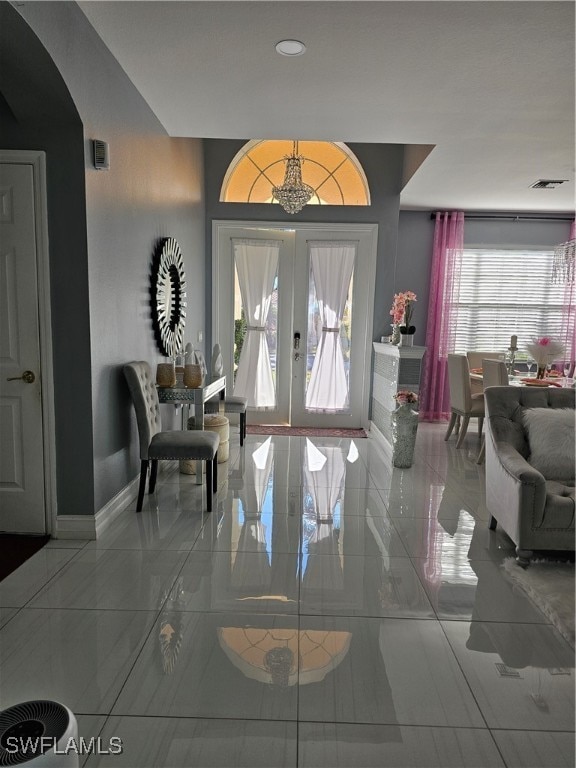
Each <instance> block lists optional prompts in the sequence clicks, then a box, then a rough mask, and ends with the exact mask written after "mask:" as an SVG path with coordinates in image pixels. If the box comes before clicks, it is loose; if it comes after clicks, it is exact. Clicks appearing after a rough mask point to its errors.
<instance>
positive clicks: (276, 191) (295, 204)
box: [272, 141, 314, 213]
mask: <svg viewBox="0 0 576 768" xmlns="http://www.w3.org/2000/svg"><path fill="white" fill-rule="evenodd" d="M284 159H285V160H286V174H285V176H284V183H283V184H282V185H281V186H279V187H272V197H273V198H275V199H276V200H278V202H279V203H280V205H281V206H282V208H284V210H285V211H286V213H298V211H301V210H302V208H304V206H305V205H306V203H307V202H308V201H309V200H310V198H311V197H312V195H313V194H314V190H313V189H312V187H310V186H308V184H304V182H303V181H302V163H303V162H304V158H303V157H302V155H299V154H298V142H297V141H295V142H293V144H292V154H291V155H286V157H285V158H284Z"/></svg>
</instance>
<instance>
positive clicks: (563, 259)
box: [552, 240, 576, 285]
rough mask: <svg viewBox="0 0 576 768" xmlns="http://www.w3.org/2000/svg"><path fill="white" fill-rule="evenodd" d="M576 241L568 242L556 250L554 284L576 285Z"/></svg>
mask: <svg viewBox="0 0 576 768" xmlns="http://www.w3.org/2000/svg"><path fill="white" fill-rule="evenodd" d="M575 278H576V240H568V241H567V242H565V243H560V245H557V246H556V248H554V261H553V263H552V282H553V283H567V284H570V285H574V283H575V282H576V280H575Z"/></svg>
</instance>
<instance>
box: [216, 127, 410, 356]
mask: <svg viewBox="0 0 576 768" xmlns="http://www.w3.org/2000/svg"><path fill="white" fill-rule="evenodd" d="M245 143H246V140H234V141H233V140H223V139H206V140H205V141H204V165H205V183H206V254H207V264H208V265H210V264H211V254H212V221H214V220H238V221H243V220H244V221H279V222H284V221H286V222H294V221H298V222H335V223H346V222H353V223H358V222H364V223H372V224H374V223H375V224H378V256H377V259H378V263H377V267H376V293H375V300H374V306H373V307H367V310H368V311H370V312H373V314H374V339H380V336H382V335H383V334H384V333H387V332H389V329H390V324H389V323H390V318H389V315H388V312H389V309H390V305H391V304H392V297H393V295H394V292H395V290H396V288H395V271H396V245H397V234H398V211H399V195H400V188H401V183H402V170H403V159H404V146H403V145H400V144H378V145H377V144H353V143H349V144H348V145H347V146H349V147H350V149H351V150H352V152H354V154H355V155H356V157H357V158H358V160H359V161H360V164H361V165H362V167H363V169H364V171H365V173H366V177H367V179H368V185H369V187H370V195H371V205H370V206H335V205H325V206H324V205H322V206H318V205H311V206H307V207H305V208H304V209H303V210H302V211H301V212H300V213H297V214H295V215H294V216H292V215H290V214H288V213H285V212H284V211H283V210H282V208H281V207H280V206H279V205H269V204H261V205H260V204H254V203H250V204H244V203H221V202H219V197H220V188H221V186H222V181H223V179H224V176H225V174H226V171H227V169H228V166H229V164H230V162H231V161H232V159H233V157H234V155H235V154H236V153H237V152H238V151H239V150H240V149H241V147H242V146H243V145H244V144H245ZM206 295H207V296H208V297H210V296H211V295H212V284H211V271H210V266H208V269H207V272H206ZM206 311H207V315H206V318H207V320H206V327H207V329H208V328H209V324H210V322H211V307H210V306H207V307H206ZM207 341H208V343H211V339H209V338H207Z"/></svg>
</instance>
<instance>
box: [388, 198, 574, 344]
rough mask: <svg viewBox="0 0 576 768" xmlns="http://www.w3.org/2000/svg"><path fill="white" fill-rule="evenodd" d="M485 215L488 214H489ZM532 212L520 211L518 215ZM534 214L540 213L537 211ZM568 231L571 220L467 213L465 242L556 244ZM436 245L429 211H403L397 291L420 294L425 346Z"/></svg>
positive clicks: (419, 325)
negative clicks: (434, 246)
mask: <svg viewBox="0 0 576 768" xmlns="http://www.w3.org/2000/svg"><path fill="white" fill-rule="evenodd" d="M471 215H473V214H471ZM482 215H483V216H484V215H485V216H489V215H490V213H489V212H487V213H483V214H482ZM500 215H502V214H500ZM504 215H514V214H504ZM531 215H532V214H529V213H519V214H518V216H531ZM533 215H534V216H536V217H537V216H538V214H533ZM556 215H557V216H561V215H562V214H550V216H556ZM494 216H495V217H496V216H498V214H494ZM569 234H570V222H568V221H550V220H546V219H542V220H540V221H525V220H522V219H520V220H519V221H510V220H502V219H500V220H498V219H497V218H495V219H471V218H468V219H467V218H466V213H465V214H464V244H465V245H468V246H486V247H489V246H501V247H513V246H518V247H539V246H543V247H553V246H554V245H556V244H558V243H562V242H564V241H565V240H567V239H568V236H569ZM433 244H434V221H433V220H432V219H431V217H430V211H400V219H399V223H398V259H397V270H396V285H397V290H400V291H407V290H410V291H414V292H415V293H416V295H417V297H418V302H417V304H416V307H415V314H414V324H415V325H416V335H415V338H414V343H415V344H422V345H423V344H425V341H426V318H427V316H428V297H429V291H430V265H431V260H432V248H433Z"/></svg>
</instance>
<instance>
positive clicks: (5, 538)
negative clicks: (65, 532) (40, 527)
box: [0, 533, 50, 581]
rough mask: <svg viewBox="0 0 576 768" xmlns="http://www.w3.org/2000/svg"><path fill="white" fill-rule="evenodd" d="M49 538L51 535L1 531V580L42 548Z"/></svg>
mask: <svg viewBox="0 0 576 768" xmlns="http://www.w3.org/2000/svg"><path fill="white" fill-rule="evenodd" d="M49 539H50V536H24V535H20V534H12V533H0V581H2V579H5V578H6V576H9V575H10V574H11V573H12V572H13V571H15V570H16V568H19V567H20V566H21V565H22V563H24V562H25V561H26V560H28V558H29V557H32V555H34V554H35V553H36V552H38V550H39V549H42V547H43V546H44V544H46V542H47V541H48V540H49Z"/></svg>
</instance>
